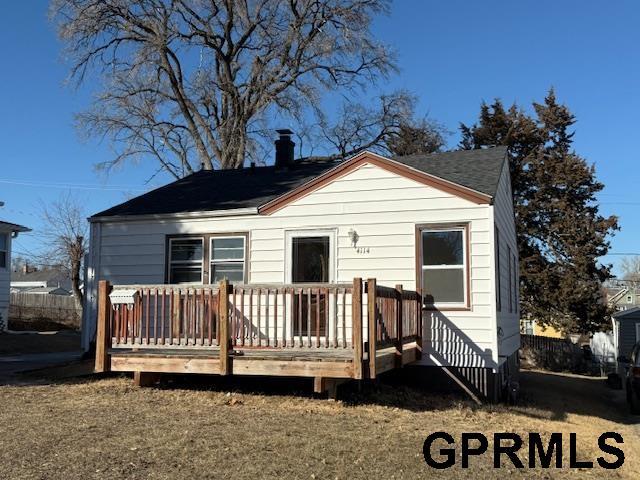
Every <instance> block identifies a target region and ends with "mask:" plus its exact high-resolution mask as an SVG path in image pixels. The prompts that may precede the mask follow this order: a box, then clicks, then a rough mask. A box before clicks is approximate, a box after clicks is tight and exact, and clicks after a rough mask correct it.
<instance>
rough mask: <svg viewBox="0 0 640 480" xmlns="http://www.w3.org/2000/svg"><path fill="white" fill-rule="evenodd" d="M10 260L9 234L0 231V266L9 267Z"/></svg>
mask: <svg viewBox="0 0 640 480" xmlns="http://www.w3.org/2000/svg"><path fill="white" fill-rule="evenodd" d="M8 262H9V235H7V234H6V233H0V268H7V263H8Z"/></svg>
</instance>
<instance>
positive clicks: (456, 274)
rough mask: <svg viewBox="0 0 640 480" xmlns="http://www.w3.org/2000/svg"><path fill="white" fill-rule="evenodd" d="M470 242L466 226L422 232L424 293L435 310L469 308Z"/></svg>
mask: <svg viewBox="0 0 640 480" xmlns="http://www.w3.org/2000/svg"><path fill="white" fill-rule="evenodd" d="M466 243H467V240H466V229H465V228H464V227H451V228H424V229H422V230H421V250H422V259H421V262H422V263H421V267H422V272H421V273H422V275H421V277H420V280H421V283H422V291H423V295H424V298H425V303H426V304H428V305H433V306H436V307H465V306H467V275H468V273H467V252H466V250H467V245H466Z"/></svg>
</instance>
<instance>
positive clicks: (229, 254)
mask: <svg viewBox="0 0 640 480" xmlns="http://www.w3.org/2000/svg"><path fill="white" fill-rule="evenodd" d="M246 239H247V237H246V235H244V234H237V235H231V234H225V235H214V234H203V235H197V236H179V237H171V238H169V243H168V255H167V262H168V268H167V281H168V282H169V283H218V282H220V281H221V280H223V279H225V278H226V279H227V280H229V282H231V283H244V282H245V264H246V245H247V241H246Z"/></svg>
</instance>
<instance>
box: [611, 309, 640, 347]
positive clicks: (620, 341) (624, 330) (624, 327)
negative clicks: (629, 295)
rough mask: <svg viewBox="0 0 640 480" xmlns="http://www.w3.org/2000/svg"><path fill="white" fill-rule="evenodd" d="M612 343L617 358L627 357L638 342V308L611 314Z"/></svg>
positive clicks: (639, 337) (639, 338)
mask: <svg viewBox="0 0 640 480" xmlns="http://www.w3.org/2000/svg"><path fill="white" fill-rule="evenodd" d="M612 322H613V342H614V345H615V350H616V356H617V357H629V356H630V355H631V349H632V348H633V346H634V345H635V344H636V343H637V342H640V307H634V308H630V309H628V310H623V311H620V312H616V313H614V314H613V318H612Z"/></svg>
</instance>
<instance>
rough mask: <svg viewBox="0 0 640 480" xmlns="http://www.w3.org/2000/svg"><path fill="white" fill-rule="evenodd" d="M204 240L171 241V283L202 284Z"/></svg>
mask: <svg viewBox="0 0 640 480" xmlns="http://www.w3.org/2000/svg"><path fill="white" fill-rule="evenodd" d="M203 256H204V238H202V237H184V238H170V239H169V283H202V258H203Z"/></svg>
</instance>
